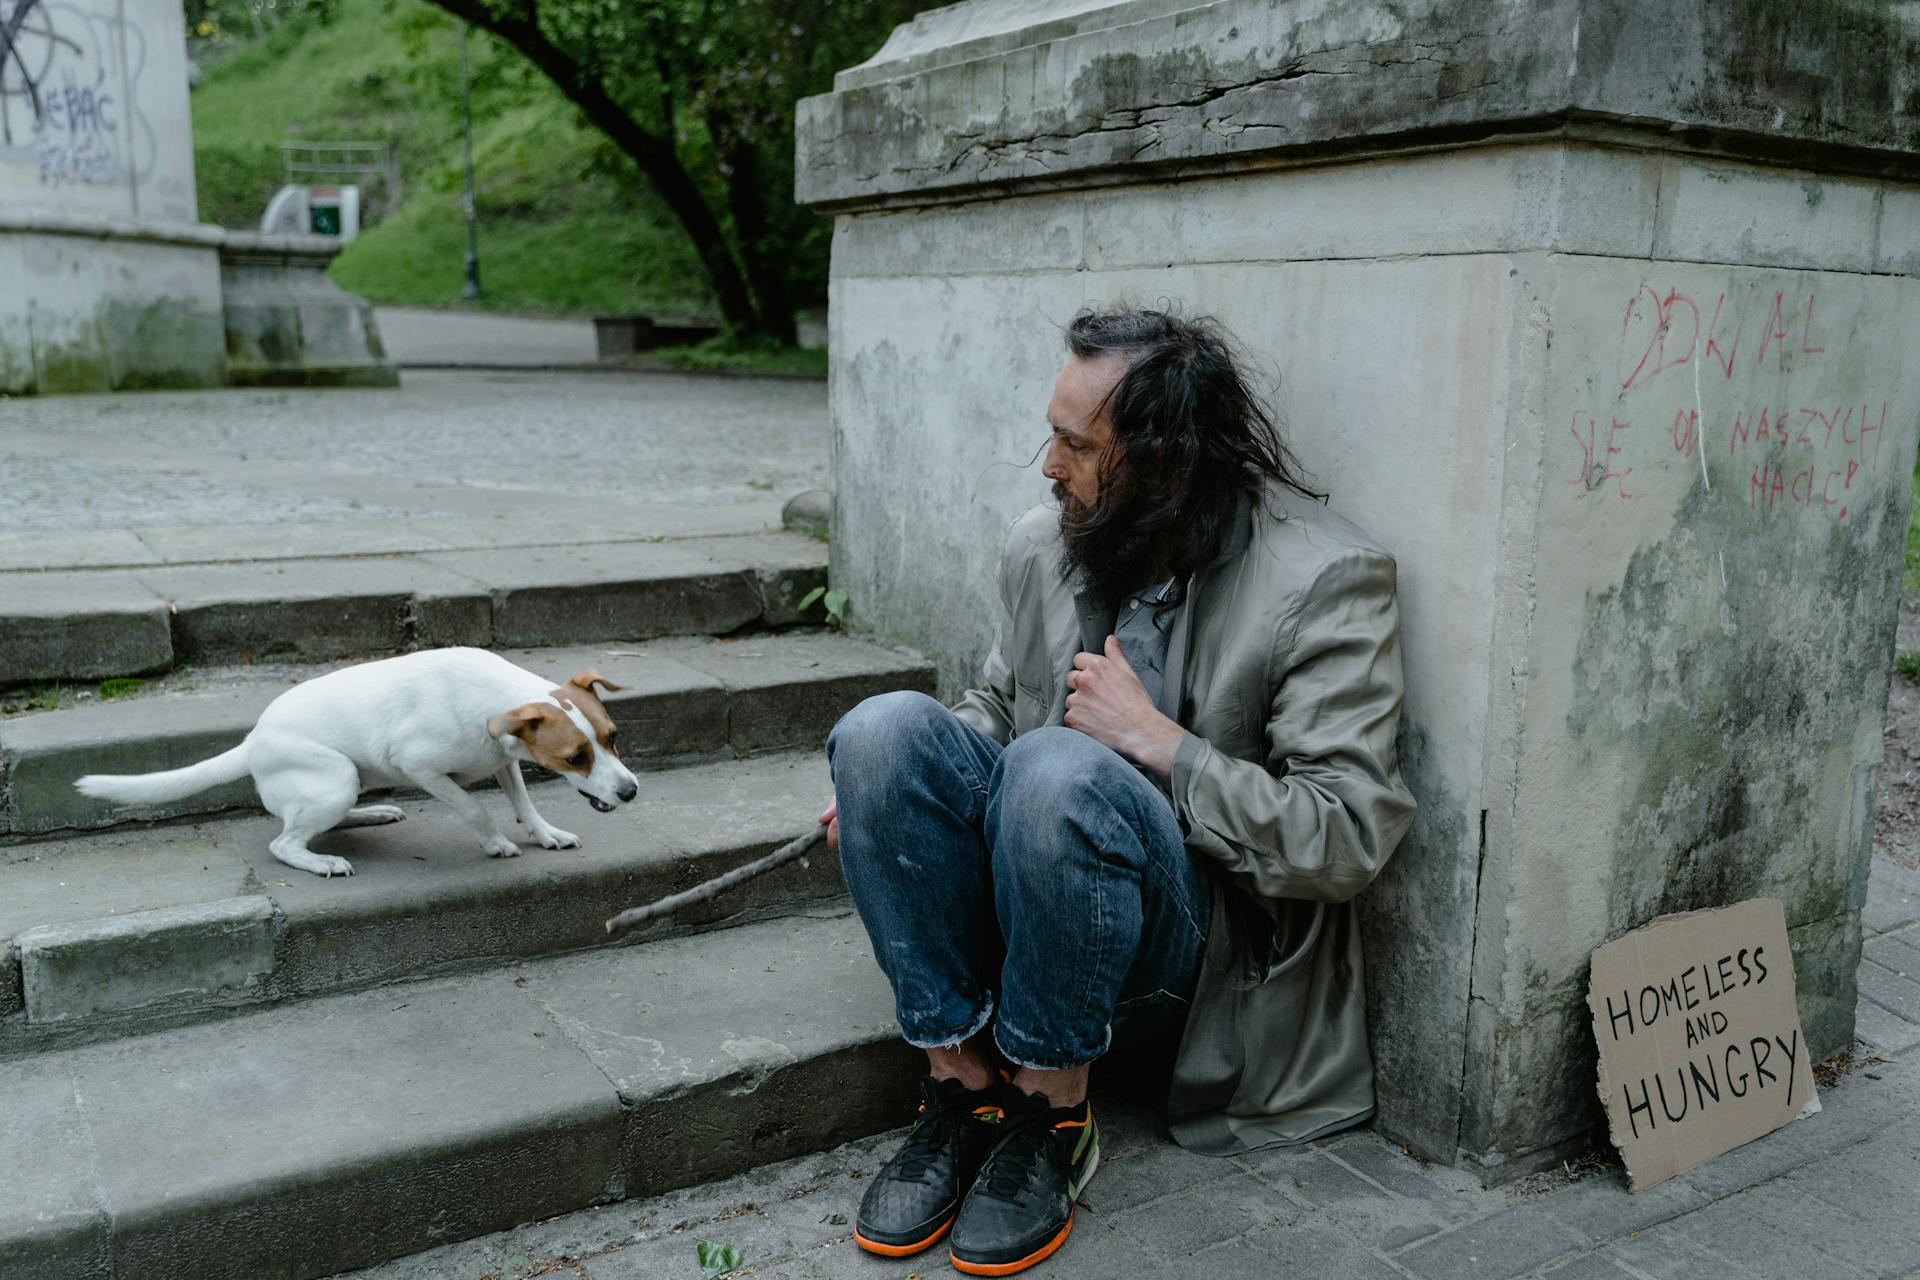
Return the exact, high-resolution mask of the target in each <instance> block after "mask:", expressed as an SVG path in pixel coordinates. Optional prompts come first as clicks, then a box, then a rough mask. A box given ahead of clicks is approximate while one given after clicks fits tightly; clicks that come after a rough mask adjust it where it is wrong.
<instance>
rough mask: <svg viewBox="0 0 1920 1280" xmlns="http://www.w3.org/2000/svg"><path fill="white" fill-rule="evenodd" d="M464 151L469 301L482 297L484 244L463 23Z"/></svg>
mask: <svg viewBox="0 0 1920 1280" xmlns="http://www.w3.org/2000/svg"><path fill="white" fill-rule="evenodd" d="M460 149H461V153H462V155H463V157H464V159H465V162H466V169H467V187H466V197H465V200H464V202H463V203H464V204H465V205H466V214H467V287H466V288H464V289H462V290H461V291H460V296H461V297H463V298H465V299H467V300H468V301H469V302H472V301H475V300H476V299H478V298H479V297H480V242H479V240H478V239H477V238H476V237H475V235H474V229H473V113H472V111H470V110H469V109H468V106H467V24H466V23H464V22H462V23H461V24H460Z"/></svg>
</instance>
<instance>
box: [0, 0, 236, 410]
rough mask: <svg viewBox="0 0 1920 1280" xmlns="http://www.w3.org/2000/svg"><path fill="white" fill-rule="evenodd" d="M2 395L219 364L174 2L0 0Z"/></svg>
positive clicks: (201, 381)
mask: <svg viewBox="0 0 1920 1280" xmlns="http://www.w3.org/2000/svg"><path fill="white" fill-rule="evenodd" d="M0 27H4V28H5V29H6V30H7V31H8V33H9V42H7V43H5V44H0V280H4V281H6V282H7V286H8V287H7V288H6V289H4V290H0V392H6V393H18V392H34V391H42V392H44V391H83V390H100V389H105V388H110V387H138V386H198V385H206V384H209V383H217V382H218V381H220V379H221V378H222V376H223V371H224V354H223V352H224V339H223V336H222V335H223V329H222V324H221V317H220V274H219V272H220V268H219V260H218V256H217V253H216V247H217V245H218V236H217V233H215V232H214V231H213V229H211V228H207V229H201V228H198V227H196V225H195V220H196V212H195V203H194V180H193V141H192V120H191V118H190V115H189V112H188V106H187V64H186V47H185V40H184V37H183V35H182V30H183V29H182V25H181V16H180V6H179V4H178V2H177V0H0Z"/></svg>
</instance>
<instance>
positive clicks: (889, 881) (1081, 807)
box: [827, 693, 1213, 1070]
mask: <svg viewBox="0 0 1920 1280" xmlns="http://www.w3.org/2000/svg"><path fill="white" fill-rule="evenodd" d="M827 759H828V762H829V764H830V766H831V768H832V770H833V787H834V794H835V797H836V798H837V800H838V802H839V807H840V865H841V868H842V870H843V872H844V873H845V875H846V880H847V887H848V889H849V891H850V892H851V893H852V895H853V904H854V907H855V909H856V910H858V911H859V913H860V919H861V921H862V922H863V923H864V924H865V925H866V927H867V935H868V936H869V937H870V938H871V939H872V940H873V954H874V956H875V958H876V959H877V960H878V961H879V962H880V968H881V970H882V971H883V972H885V974H886V975H887V979H888V981H889V982H891V983H892V984H893V994H894V1004H895V1007H896V1010H897V1013H898V1016H899V1020H900V1027H901V1030H902V1032H903V1033H904V1034H905V1036H906V1039H907V1042H908V1043H909V1044H912V1045H916V1046H918V1047H920V1048H922V1049H932V1048H939V1047H943V1046H952V1045H956V1044H958V1043H959V1042H960V1041H963V1040H966V1039H969V1038H970V1037H972V1036H974V1035H975V1034H977V1033H978V1032H980V1031H982V1030H984V1029H985V1028H986V1027H987V1026H988V1024H989V1023H991V1024H992V1026H993V1038H994V1043H995V1044H996V1045H997V1046H998V1047H999V1049H1000V1052H1001V1054H1003V1055H1004V1056H1005V1057H1006V1058H1007V1060H1008V1061H1010V1062H1012V1063H1014V1064H1015V1065H1016V1066H1022V1067H1032V1068H1035V1069H1038V1070H1058V1069H1061V1068H1065V1067H1077V1066H1082V1065H1084V1064H1086V1063H1090V1062H1092V1061H1093V1060H1094V1059H1095V1058H1098V1057H1099V1056H1100V1055H1101V1054H1103V1053H1105V1052H1106V1051H1107V1048H1108V1046H1109V1043H1110V1041H1111V1037H1112V1031H1113V1027H1114V1026H1115V1025H1116V1024H1117V1025H1119V1026H1120V1028H1121V1033H1122V1035H1123V1037H1124V1038H1127V1039H1133V1038H1135V1037H1136V1036H1137V1037H1139V1038H1140V1039H1142V1040H1145V1039H1146V1038H1148V1037H1156V1038H1165V1037H1168V1036H1172V1037H1178V1036H1179V1034H1180V1031H1181V1028H1182V1026H1183V1025H1184V1022H1185V1019H1186V1011H1187V1002H1188V1001H1189V1000H1190V999H1191V998H1192V995H1193V986H1194V980H1195V978H1196V976H1197V975H1198V973H1199V970H1200V961H1201V956H1202V954H1203V952H1204V950H1205V947H1206V937H1207V925H1208V921H1209V917H1210V916H1211V914H1212V907H1213V899H1212V896H1211V891H1210V889H1209V887H1208V882H1207V877H1206V873H1205V872H1204V871H1203V870H1202V869H1201V868H1200V867H1199V866H1198V865H1196V864H1195V862H1194V859H1193V855H1191V854H1189V853H1188V852H1187V850H1186V846H1185V843H1184V841H1183V840H1182V838H1181V835H1180V826H1179V823H1178V821H1177V820H1176V819H1175V817H1174V812H1173V804H1172V802H1171V801H1169V800H1168V799H1167V797H1166V796H1165V795H1163V794H1162V793H1161V792H1160V791H1159V790H1158V789H1157V788H1155V787H1154V785H1153V784H1152V783H1151V782H1149V781H1148V780H1147V779H1146V778H1145V777H1143V776H1142V775H1141V773H1140V771H1139V770H1138V769H1136V768H1135V767H1134V766H1133V765H1132V764H1130V763H1128V761H1127V760H1126V759H1124V758H1123V757H1122V756H1120V755H1119V754H1118V753H1116V752H1114V751H1112V750H1111V749H1109V748H1107V747H1104V746H1102V745H1101V744H1099V743H1098V742H1095V741H1094V740H1093V739H1092V738H1089V737H1087V736H1086V735H1085V734H1083V733H1080V732H1079V731H1078V730H1074V729H1067V728H1063V727H1053V728H1045V729H1038V730H1035V731H1033V732H1031V733H1026V734H1022V735H1021V736H1020V737H1019V738H1017V739H1015V740H1014V741H1013V743H1012V744H1011V745H1009V746H1007V747H1006V748H1005V749H1002V748H1001V746H1000V745H999V744H998V743H996V742H995V741H994V740H993V739H991V738H989V737H987V736H986V735H985V734H983V733H981V732H980V731H979V730H977V729H975V728H973V727H972V726H971V725H969V724H967V723H965V722H964V721H962V720H961V719H960V718H959V717H957V716H955V715H954V714H953V713H952V712H951V711H948V710H947V709H946V708H945V707H943V706H941V705H940V704H939V703H937V702H935V701H934V700H933V699H931V698H929V697H927V696H926V695H924V694H918V693H889V694H884V695H882V696H880V697H875V698H869V699H867V700H866V701H865V702H862V703H861V704H860V705H859V706H857V707H855V708H854V709H853V710H852V711H850V712H848V713H847V714H846V716H844V717H843V718H842V719H841V721H840V723H839V724H837V725H835V726H834V729H833V733H832V734H831V735H830V736H829V737H828V739H827Z"/></svg>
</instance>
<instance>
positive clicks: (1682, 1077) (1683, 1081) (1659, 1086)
mask: <svg viewBox="0 0 1920 1280" xmlns="http://www.w3.org/2000/svg"><path fill="white" fill-rule="evenodd" d="M1673 1074H1674V1079H1675V1080H1676V1081H1678V1083H1679V1086H1680V1114H1679V1115H1675V1114H1673V1108H1672V1107H1671V1106H1669V1105H1668V1104H1667V1081H1666V1077H1664V1076H1661V1075H1658V1074H1656V1075H1655V1076H1654V1077H1653V1087H1654V1088H1655V1089H1656V1090H1658V1091H1659V1094H1660V1110H1662V1111H1664V1112H1666V1114H1667V1119H1669V1120H1671V1121H1673V1122H1674V1123H1675V1124H1679V1123H1680V1122H1681V1121H1682V1120H1684V1119H1686V1118H1687V1077H1686V1074H1685V1073H1684V1072H1681V1071H1678V1070H1676V1071H1675V1072H1674V1073H1673Z"/></svg>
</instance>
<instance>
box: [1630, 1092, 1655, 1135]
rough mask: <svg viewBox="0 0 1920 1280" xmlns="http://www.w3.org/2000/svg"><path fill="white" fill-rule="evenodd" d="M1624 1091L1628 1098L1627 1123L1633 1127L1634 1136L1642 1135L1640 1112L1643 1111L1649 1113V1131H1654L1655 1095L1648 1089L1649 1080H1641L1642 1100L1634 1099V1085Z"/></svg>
mask: <svg viewBox="0 0 1920 1280" xmlns="http://www.w3.org/2000/svg"><path fill="white" fill-rule="evenodd" d="M1623 1092H1624V1093H1625V1095H1626V1099H1627V1124H1628V1125H1629V1126H1631V1127H1632V1129H1633V1136H1634V1137H1636V1138H1637V1137H1639V1136H1640V1113H1641V1112H1642V1111H1644V1112H1646V1113H1647V1132H1649V1133H1651V1132H1653V1128H1654V1120H1653V1095H1652V1094H1651V1093H1650V1092H1649V1091H1648V1089H1647V1082H1646V1081H1645V1080H1642V1081H1641V1082H1640V1101H1638V1102H1635V1101H1634V1100H1633V1086H1632V1085H1628V1086H1627V1087H1626V1089H1625V1090H1624V1091H1623Z"/></svg>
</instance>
